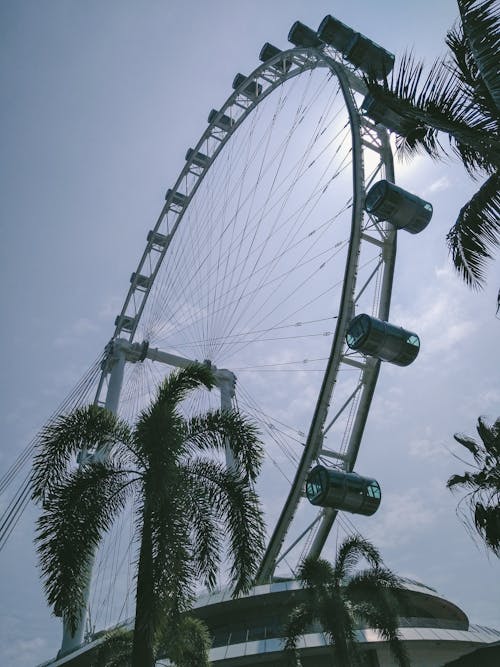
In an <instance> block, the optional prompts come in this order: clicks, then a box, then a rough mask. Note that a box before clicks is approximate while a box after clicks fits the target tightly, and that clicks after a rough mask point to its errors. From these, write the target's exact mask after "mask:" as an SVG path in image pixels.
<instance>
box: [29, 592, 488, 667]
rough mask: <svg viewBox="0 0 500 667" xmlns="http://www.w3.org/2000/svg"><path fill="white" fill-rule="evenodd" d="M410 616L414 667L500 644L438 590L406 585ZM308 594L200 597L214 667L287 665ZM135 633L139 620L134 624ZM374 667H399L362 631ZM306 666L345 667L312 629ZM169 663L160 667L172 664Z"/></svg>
mask: <svg viewBox="0 0 500 667" xmlns="http://www.w3.org/2000/svg"><path fill="white" fill-rule="evenodd" d="M405 589H406V591H407V597H408V602H407V611H406V612H405V613H406V614H407V615H406V616H405V617H402V618H400V619H399V633H400V638H401V640H402V641H403V642H404V644H405V646H406V649H407V652H408V655H409V657H410V661H411V665H412V667H442V666H444V665H446V663H448V662H451V661H454V660H456V659H457V658H460V657H461V656H465V655H466V654H471V655H472V654H473V653H472V652H473V651H475V650H477V649H479V648H484V647H487V646H489V645H491V646H493V645H494V644H495V643H497V642H500V631H499V630H493V629H491V628H487V627H484V626H480V625H473V624H471V623H469V619H468V617H467V615H466V614H465V613H464V612H463V611H462V610H461V609H460V608H459V607H458V606H456V605H455V604H453V603H452V602H450V601H448V600H446V599H445V598H443V597H442V596H440V595H439V594H438V593H437V592H436V591H435V590H433V589H432V588H429V587H427V586H424V585H423V584H420V583H418V582H414V581H410V580H405ZM303 596H304V591H303V589H302V587H301V586H300V584H299V583H298V582H297V581H295V580H284V581H277V582H275V583H272V584H268V585H262V586H256V587H254V588H252V589H251V590H250V592H249V593H248V594H246V595H243V596H241V597H239V598H237V599H233V598H232V597H231V592H230V591H229V590H222V591H218V592H214V593H210V594H207V595H202V596H200V597H199V598H198V600H197V602H196V604H195V608H194V610H193V615H195V616H197V617H198V618H200V619H202V620H203V621H204V622H205V623H206V624H207V626H208V627H209V629H210V632H211V634H212V637H213V645H212V649H211V651H210V660H211V664H212V666H213V667H260V666H261V665H263V666H266V667H285V665H286V664H287V662H286V659H285V656H284V653H283V628H284V625H285V623H286V619H287V617H288V614H289V612H290V610H291V609H292V608H293V607H294V606H295V605H297V604H298V603H300V602H301V600H302V599H303ZM127 625H128V627H130V628H132V622H130V623H129V624H127ZM357 639H358V642H359V645H360V648H361V650H362V651H363V654H364V658H365V665H366V666H367V667H393V666H395V665H396V662H395V661H394V659H393V658H392V656H391V654H390V651H389V648H388V645H387V642H385V641H384V640H383V639H382V638H381V637H380V635H378V633H377V632H375V631H374V630H372V629H370V628H367V627H363V626H362V625H361V626H360V627H359V628H358V630H357ZM102 640H103V639H102V636H101V637H100V638H97V639H94V640H93V641H90V642H89V643H87V644H86V645H84V646H82V647H81V648H79V649H77V650H76V651H74V652H73V653H71V654H70V655H67V656H64V657H61V658H59V659H56V660H53V661H49V662H46V663H44V664H43V665H40V667H49V666H50V667H89V666H90V664H91V660H90V655H91V652H92V649H94V648H95V647H96V646H97V644H98V643H99V642H101V641H102ZM299 649H300V660H301V664H302V667H327V666H328V667H332V666H333V667H342V666H341V665H338V666H336V663H335V662H333V660H334V659H333V657H332V652H331V648H330V646H329V645H328V642H327V640H326V638H325V635H324V634H323V633H322V632H321V628H320V627H311V628H310V630H309V631H308V633H307V634H306V635H305V636H304V637H303V638H302V640H301V642H300V644H299ZM167 664H168V662H167V661H166V660H161V661H158V663H157V665H167Z"/></svg>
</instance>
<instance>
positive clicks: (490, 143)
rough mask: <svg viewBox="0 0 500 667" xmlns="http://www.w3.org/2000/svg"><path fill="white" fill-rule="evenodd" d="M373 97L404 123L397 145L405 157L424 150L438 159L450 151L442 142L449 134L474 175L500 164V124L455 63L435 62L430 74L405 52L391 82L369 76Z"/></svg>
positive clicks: (368, 81) (396, 128)
mask: <svg viewBox="0 0 500 667" xmlns="http://www.w3.org/2000/svg"><path fill="white" fill-rule="evenodd" d="M366 85H367V87H368V90H369V92H370V94H371V95H372V97H373V98H374V99H375V100H376V101H377V102H378V103H379V104H381V105H383V106H385V107H386V108H388V109H390V110H391V111H392V113H393V115H394V116H395V117H399V118H400V119H401V120H402V121H404V122H401V123H398V126H397V127H396V126H395V127H389V129H392V130H394V131H396V132H397V134H398V137H397V140H396V145H397V148H398V150H399V151H400V153H401V154H402V155H403V156H406V157H409V158H411V157H414V155H415V154H417V153H419V152H425V153H427V154H428V155H429V156H431V157H432V158H433V159H442V158H443V157H446V156H448V155H450V150H449V149H447V148H446V147H444V146H443V144H442V143H441V141H440V137H439V135H440V133H444V134H445V135H448V138H449V141H450V145H451V149H452V150H451V153H452V154H453V153H456V154H458V156H459V157H460V158H461V159H462V160H464V166H465V167H466V169H467V170H468V171H469V172H470V173H471V174H475V173H476V172H480V173H484V172H485V171H486V172H491V171H492V170H493V169H495V168H496V165H497V162H498V154H499V151H500V141H499V137H498V130H497V131H496V132H492V128H493V127H496V128H497V127H498V125H495V123H494V122H492V119H491V116H489V115H486V114H484V113H482V109H481V107H480V106H479V105H478V104H477V103H476V102H475V100H474V98H472V97H471V94H470V90H469V88H468V87H467V86H464V85H463V82H462V79H461V77H460V75H459V74H458V73H457V71H456V67H451V66H450V64H449V62H448V61H446V60H439V61H436V62H435V63H434V64H433V65H432V66H431V68H430V70H429V71H428V73H427V74H425V69H424V65H423V63H422V62H417V61H415V59H414V57H413V55H412V54H411V53H410V54H405V55H404V56H403V58H402V60H401V63H400V65H399V68H398V69H397V70H395V71H394V72H393V74H392V76H391V79H390V81H388V80H385V81H384V82H382V83H381V82H379V81H377V80H376V79H370V78H369V77H367V78H366Z"/></svg>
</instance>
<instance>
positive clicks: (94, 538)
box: [36, 463, 130, 630]
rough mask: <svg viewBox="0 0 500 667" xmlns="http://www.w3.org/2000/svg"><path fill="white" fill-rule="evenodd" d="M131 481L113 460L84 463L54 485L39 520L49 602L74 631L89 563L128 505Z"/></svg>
mask: <svg viewBox="0 0 500 667" xmlns="http://www.w3.org/2000/svg"><path fill="white" fill-rule="evenodd" d="M129 491H130V486H129V485H128V484H127V479H126V476H125V474H124V473H122V472H121V471H120V470H117V469H116V468H115V467H114V466H113V465H112V464H109V463H108V464H101V463H98V464H94V465H86V466H83V467H80V468H79V469H77V470H76V471H75V472H73V473H71V474H68V475H67V477H66V478H65V480H64V483H63V484H62V485H60V486H53V487H52V489H51V492H50V496H47V498H46V501H45V508H44V513H43V514H42V516H41V517H40V518H39V519H38V522H37V537H36V544H37V551H38V555H39V558H40V567H41V570H42V576H43V578H44V584H45V592H46V596H47V601H48V603H49V604H50V605H51V606H53V608H54V613H55V614H56V615H57V616H61V615H63V614H64V616H65V617H66V619H67V620H68V622H69V625H70V627H71V628H72V629H73V630H74V629H75V628H76V624H77V622H78V619H79V615H80V610H81V608H82V603H83V594H84V591H85V589H86V587H87V585H88V576H89V570H88V563H89V562H91V561H92V559H93V556H94V552H95V549H96V547H97V545H98V544H99V542H100V540H101V538H102V536H103V535H104V533H105V532H106V531H108V530H109V529H110V527H111V525H112V523H113V521H114V519H115V517H116V516H117V514H118V513H119V512H120V510H121V509H123V506H124V504H125V501H126V498H127V495H128V492H129Z"/></svg>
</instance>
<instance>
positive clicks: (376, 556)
mask: <svg viewBox="0 0 500 667" xmlns="http://www.w3.org/2000/svg"><path fill="white" fill-rule="evenodd" d="M360 558H364V559H365V560H366V561H367V563H369V565H371V566H372V567H375V568H378V567H380V566H381V564H382V558H381V556H380V553H379V551H378V549H377V548H376V547H375V546H374V545H373V544H371V542H369V541H368V540H365V539H364V538H363V537H360V536H359V535H354V536H353V537H349V538H347V539H346V540H345V541H344V542H343V543H342V544H341V545H340V548H339V550H338V552H337V558H336V560H335V576H336V577H337V579H338V580H339V581H342V580H343V579H345V578H346V577H347V576H349V574H350V572H351V571H352V569H353V568H354V566H355V565H356V564H357V563H358V561H359V560H360Z"/></svg>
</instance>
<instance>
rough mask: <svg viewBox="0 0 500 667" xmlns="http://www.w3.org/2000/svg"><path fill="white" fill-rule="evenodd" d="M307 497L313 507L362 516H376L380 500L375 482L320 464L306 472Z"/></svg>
mask: <svg viewBox="0 0 500 667" xmlns="http://www.w3.org/2000/svg"><path fill="white" fill-rule="evenodd" d="M306 495H307V499H308V500H309V502H310V503H311V504H312V505H319V506H321V507H332V508H333V509H336V510H342V511H344V512H351V513H353V514H363V515H364V516H371V515H372V514H375V512H376V511H377V509H378V507H379V505H380V500H381V498H382V494H381V491H380V485H379V483H378V482H377V481H376V480H375V479H372V478H369V477H362V476H361V475H358V474H357V473H355V472H345V471H343V470H338V469H336V468H327V467H326V466H322V465H317V466H315V467H314V468H313V469H312V470H311V471H310V472H309V475H308V476H307V480H306Z"/></svg>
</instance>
